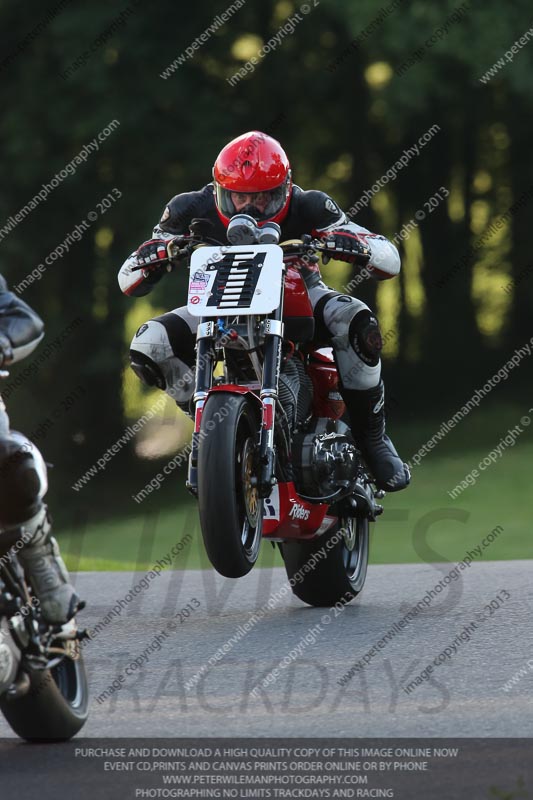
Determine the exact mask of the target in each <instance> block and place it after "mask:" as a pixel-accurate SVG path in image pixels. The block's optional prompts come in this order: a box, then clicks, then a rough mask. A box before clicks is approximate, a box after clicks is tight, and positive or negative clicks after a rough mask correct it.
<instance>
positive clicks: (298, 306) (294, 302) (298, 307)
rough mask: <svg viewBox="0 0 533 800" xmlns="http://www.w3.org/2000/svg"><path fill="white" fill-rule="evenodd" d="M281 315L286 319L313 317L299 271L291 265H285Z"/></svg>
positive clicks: (307, 294)
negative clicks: (285, 272)
mask: <svg viewBox="0 0 533 800" xmlns="http://www.w3.org/2000/svg"><path fill="white" fill-rule="evenodd" d="M283 313H284V314H285V315H286V316H287V317H312V316H313V307H312V305H311V301H310V299H309V292H308V291H307V288H306V285H305V283H304V280H303V278H302V276H301V274H300V272H299V270H298V269H297V268H296V267H295V266H293V265H292V264H287V274H286V276H285V296H284V300H283Z"/></svg>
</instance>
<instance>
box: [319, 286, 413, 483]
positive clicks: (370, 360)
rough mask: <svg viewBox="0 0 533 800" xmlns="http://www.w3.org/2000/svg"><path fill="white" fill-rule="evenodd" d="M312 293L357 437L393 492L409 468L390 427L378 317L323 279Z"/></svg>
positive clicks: (379, 480) (379, 477) (381, 479)
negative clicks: (388, 432) (392, 437)
mask: <svg viewBox="0 0 533 800" xmlns="http://www.w3.org/2000/svg"><path fill="white" fill-rule="evenodd" d="M309 294H310V296H311V302H312V304H313V309H314V312H315V319H316V322H317V328H318V334H319V335H320V334H322V335H326V336H327V338H329V340H330V341H331V344H332V346H333V349H334V352H335V358H336V361H337V366H338V370H339V378H340V387H341V389H340V391H341V394H342V398H343V400H344V402H345V403H346V408H347V410H348V414H349V416H350V422H351V428H352V432H353V435H354V438H355V440H356V442H357V444H358V445H359V447H360V448H361V452H362V454H363V457H364V459H365V461H366V462H367V464H368V467H369V469H370V471H371V473H372V475H373V477H374V478H375V480H376V484H377V486H378V488H380V489H385V490H386V491H388V492H394V491H398V490H399V489H404V488H405V487H406V486H407V484H408V483H409V479H410V475H409V470H408V468H407V466H406V465H405V464H404V463H403V461H402V459H401V458H400V457H399V455H398V453H397V452H396V450H395V448H394V445H393V444H392V442H391V440H390V439H389V437H388V436H387V435H386V433H385V411H384V389H383V381H382V380H381V361H380V354H381V349H382V346H383V343H382V339H381V333H380V330H379V325H378V322H377V320H376V318H375V316H374V315H373V314H372V312H371V311H370V309H369V308H368V306H366V305H365V304H364V303H363V302H362V301H361V300H358V299H357V298H355V297H351V296H350V295H344V294H341V293H340V292H334V291H332V290H331V289H329V288H328V287H327V286H325V285H324V284H323V283H321V284H319V285H318V286H316V287H314V288H313V289H311V290H310V293H309Z"/></svg>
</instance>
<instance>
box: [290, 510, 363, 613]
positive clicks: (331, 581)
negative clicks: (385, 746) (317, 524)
mask: <svg viewBox="0 0 533 800" xmlns="http://www.w3.org/2000/svg"><path fill="white" fill-rule="evenodd" d="M339 534H341V535H340V536H339ZM279 547H280V550H281V555H282V557H283V561H284V562H285V569H286V571H287V576H288V578H289V579H292V581H291V583H292V591H293V592H294V594H295V595H296V596H297V597H299V598H300V600H303V601H304V603H308V604H309V605H311V606H328V607H329V606H333V605H335V603H338V602H339V601H340V600H344V601H348V602H349V601H350V600H353V599H354V597H356V596H357V595H358V594H359V592H360V591H361V590H362V588H363V586H364V583H365V578H366V571H367V566H368V553H369V521H368V519H367V518H365V517H357V518H354V517H349V518H347V519H339V522H338V524H337V526H336V527H335V528H333V530H332V531H331V532H329V533H327V534H325V535H324V536H320V537H319V538H318V539H315V540H314V541H312V542H282V543H280V546H279ZM314 557H316V560H315V558H314ZM304 565H308V566H307V569H304Z"/></svg>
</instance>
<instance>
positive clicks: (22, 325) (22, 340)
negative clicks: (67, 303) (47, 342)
mask: <svg viewBox="0 0 533 800" xmlns="http://www.w3.org/2000/svg"><path fill="white" fill-rule="evenodd" d="M43 336H44V323H43V321H42V319H41V318H40V317H39V316H38V314H36V313H35V311H34V310H33V309H32V308H30V307H29V305H28V304H27V303H25V302H24V300H21V299H20V297H17V295H16V294H13V292H10V291H9V290H8V288H7V283H6V281H5V279H4V278H3V276H2V275H0V364H1V365H2V366H3V365H4V364H7V363H10V364H11V363H13V362H14V361H20V360H21V359H23V358H25V357H26V356H27V355H29V354H30V353H31V352H32V351H33V350H34V349H35V348H36V347H37V345H38V344H39V342H40V341H41V339H42V338H43Z"/></svg>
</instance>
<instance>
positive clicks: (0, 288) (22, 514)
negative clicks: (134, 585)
mask: <svg viewBox="0 0 533 800" xmlns="http://www.w3.org/2000/svg"><path fill="white" fill-rule="evenodd" d="M43 336H44V325H43V322H42V320H41V318H40V317H39V316H38V315H37V314H36V313H35V311H33V309H31V308H30V307H29V306H28V305H27V304H26V303H25V302H24V301H23V300H21V299H20V298H19V297H17V296H16V295H15V294H13V293H12V292H10V291H8V288H7V284H6V281H5V279H4V278H3V276H2V275H0V368H2V369H3V368H5V367H6V366H7V365H9V364H13V363H15V362H16V361H20V360H21V359H23V358H25V357H26V356H27V355H29V354H30V353H31V352H32V351H33V350H34V349H35V347H37V345H38V344H39V342H40V341H41V339H42V338H43ZM0 388H1V387H0ZM47 488H48V483H47V475H46V465H45V463H44V461H43V457H42V455H41V453H40V452H39V450H38V449H37V447H36V446H35V445H34V444H32V443H31V442H30V440H29V439H27V438H26V437H25V436H24V435H23V434H21V433H18V432H17V431H11V430H10V428H9V417H8V415H7V413H6V408H5V405H4V402H3V400H2V398H1V397H0V545H1V546H2V556H3V557H4V558H6V557H7V558H9V554H7V555H5V551H6V550H7V548H13V547H14V548H15V552H16V554H17V558H18V560H19V562H20V563H21V565H22V567H23V569H24V574H25V576H26V580H27V581H28V582H29V583H30V585H31V587H32V589H33V592H34V594H35V597H36V598H37V599H38V600H39V604H40V608H41V611H42V615H43V619H44V620H45V621H46V622H48V623H50V624H54V625H61V624H64V623H66V622H68V620H70V619H71V618H72V617H73V616H74V614H75V613H76V611H77V610H78V607H79V606H80V600H79V598H78V596H77V594H76V592H75V590H74V588H73V587H72V586H71V585H70V583H69V577H68V573H67V569H66V567H65V564H64V562H63V559H62V558H61V556H60V554H59V548H58V545H57V542H56V540H55V539H54V537H53V536H52V535H51V519H50V514H49V512H48V508H47V506H46V505H45V503H43V497H44V495H45V494H46V490H47Z"/></svg>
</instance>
